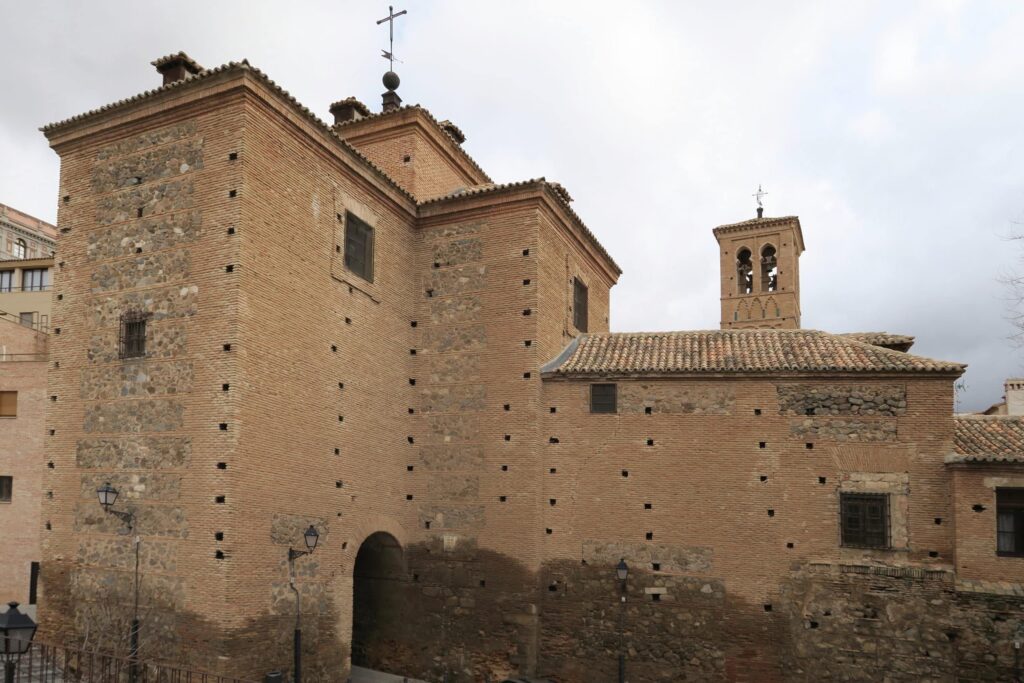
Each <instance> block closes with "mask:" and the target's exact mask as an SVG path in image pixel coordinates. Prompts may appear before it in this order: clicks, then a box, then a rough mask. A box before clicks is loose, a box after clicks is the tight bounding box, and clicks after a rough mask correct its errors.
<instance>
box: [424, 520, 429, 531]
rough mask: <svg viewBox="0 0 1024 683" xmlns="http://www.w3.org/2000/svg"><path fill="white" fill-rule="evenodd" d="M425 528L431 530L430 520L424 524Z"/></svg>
mask: <svg viewBox="0 0 1024 683" xmlns="http://www.w3.org/2000/svg"><path fill="white" fill-rule="evenodd" d="M423 528H424V529H429V528H430V520H427V521H425V522H423Z"/></svg>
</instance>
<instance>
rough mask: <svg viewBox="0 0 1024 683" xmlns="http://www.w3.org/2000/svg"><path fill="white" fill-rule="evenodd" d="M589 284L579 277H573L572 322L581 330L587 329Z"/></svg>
mask: <svg viewBox="0 0 1024 683" xmlns="http://www.w3.org/2000/svg"><path fill="white" fill-rule="evenodd" d="M588 293H589V292H588V290H587V286H586V285H585V284H583V280H581V279H579V278H578V277H574V278H573V279H572V324H573V325H575V326H576V329H577V330H579V331H580V332H586V331H587V319H588V315H587V295H588Z"/></svg>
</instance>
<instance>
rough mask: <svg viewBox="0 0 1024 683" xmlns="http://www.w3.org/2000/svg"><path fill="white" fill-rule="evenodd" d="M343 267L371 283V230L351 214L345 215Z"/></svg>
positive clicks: (364, 222)
mask: <svg viewBox="0 0 1024 683" xmlns="http://www.w3.org/2000/svg"><path fill="white" fill-rule="evenodd" d="M345 267H346V268H348V269H349V270H351V271H352V272H353V273H355V274H356V275H358V276H359V277H361V278H363V279H364V280H366V281H367V282H373V228H371V227H370V226H369V224H367V223H366V221H363V220H361V219H360V218H358V217H356V216H355V215H354V214H352V212H346V213H345Z"/></svg>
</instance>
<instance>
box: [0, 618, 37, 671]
mask: <svg viewBox="0 0 1024 683" xmlns="http://www.w3.org/2000/svg"><path fill="white" fill-rule="evenodd" d="M7 608H8V609H7V611H6V612H4V613H3V614H0V655H2V656H3V658H4V683H14V670H15V668H16V667H17V661H18V658H20V657H21V656H22V655H23V654H25V653H26V652H28V649H29V648H30V647H32V638H33V636H35V634H36V622H34V621H32V617H30V616H28V615H27V614H22V613H21V612H20V611H18V603H16V602H9V603H7Z"/></svg>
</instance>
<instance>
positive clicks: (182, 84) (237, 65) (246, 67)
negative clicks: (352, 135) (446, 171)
mask: <svg viewBox="0 0 1024 683" xmlns="http://www.w3.org/2000/svg"><path fill="white" fill-rule="evenodd" d="M226 71H249V72H251V73H252V74H254V75H255V76H256V77H257V78H258V79H259V80H261V81H263V83H264V84H266V85H267V86H268V87H270V89H271V90H273V91H274V92H276V93H277V94H279V95H280V96H281V97H283V98H284V99H285V100H286V101H287V102H288V103H289V104H291V105H292V107H293V108H295V109H296V110H297V111H298V112H299V113H300V114H302V115H303V116H305V117H306V119H308V120H309V121H310V122H311V123H312V124H314V125H315V126H317V127H318V128H320V129H321V130H322V131H323V132H324V133H326V134H327V135H330V136H331V137H333V138H335V139H336V140H337V141H338V142H339V143H341V145H342V146H343V147H345V149H347V150H348V151H349V152H351V153H352V154H353V155H355V156H356V157H357V158H358V159H359V160H360V161H361V162H362V163H364V164H366V165H367V166H368V167H369V168H371V169H373V171H374V172H376V173H377V174H378V175H379V176H380V177H381V178H383V179H384V180H386V181H387V182H388V184H390V185H392V186H393V187H394V188H395V189H397V190H398V191H399V192H401V193H402V194H403V195H405V196H406V197H407V198H409V199H411V200H413V201H415V200H416V198H415V197H413V195H412V193H411V192H409V191H408V190H406V189H405V188H404V187H402V186H401V185H400V184H398V182H397V181H395V179H394V178H392V177H391V176H389V175H388V174H387V173H385V172H384V170H383V169H382V168H380V167H379V166H377V165H376V164H374V163H373V162H372V161H370V160H369V159H368V158H367V157H366V156H365V155H364V154H363V153H362V152H360V151H359V150H358V149H356V148H355V147H353V146H352V145H351V144H350V143H349V142H347V141H346V140H345V139H344V138H342V137H341V136H340V135H338V134H337V133H335V132H334V131H333V130H332V129H331V127H330V126H328V125H327V124H326V123H324V122H323V121H321V120H320V118H319V117H317V115H316V114H314V113H313V112H312V111H310V110H309V108H308V107H306V106H305V105H303V104H302V103H301V102H299V101H298V100H297V99H295V96H294V95H292V94H291V93H289V92H288V91H287V90H285V89H284V88H282V87H281V86H279V85H278V84H277V83H275V82H274V81H273V79H271V78H270V77H269V76H267V75H266V74H265V73H263V72H262V71H260V70H259V69H257V68H256V67H254V66H252V65H251V64H249V62H248V60H245V59H243V60H242V61H241V62H228V63H227V64H222V65H221V66H218V67H216V68H213V69H206V70H204V71H202V72H201V73H198V74H196V75H194V76H190V77H189V78H186V79H184V80H181V81H174V82H173V83H168V84H167V85H164V86H161V87H159V88H154V89H153V90H146V91H144V92H141V93H139V94H138V95H133V96H132V97H128V98H126V99H123V100H118V101H117V102H111V103H110V104H105V105H103V106H102V107H99V108H97V109H92V110H90V111H87V112H85V113H83V114H78V115H76V116H72V117H71V118H68V119H64V120H63V121H57V122H56V123H50V124H47V125H45V126H43V127H42V128H40V129H39V130H40V131H42V132H43V133H51V132H54V131H56V130H59V129H61V128H64V127H66V126H69V125H71V124H73V123H78V122H80V121H84V120H86V119H90V118H93V117H96V116H99V115H100V114H103V113H105V112H108V111H111V110H113V109H119V108H121V107H124V106H127V105H129V104H135V103H137V102H141V101H144V100H148V99H151V98H153V97H156V96H157V95H161V94H163V93H165V92H167V91H169V90H172V89H174V88H188V87H193V86H194V85H195V84H196V83H200V82H202V81H205V80H207V79H209V78H211V77H213V76H214V75H216V74H220V73H224V72H226Z"/></svg>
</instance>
